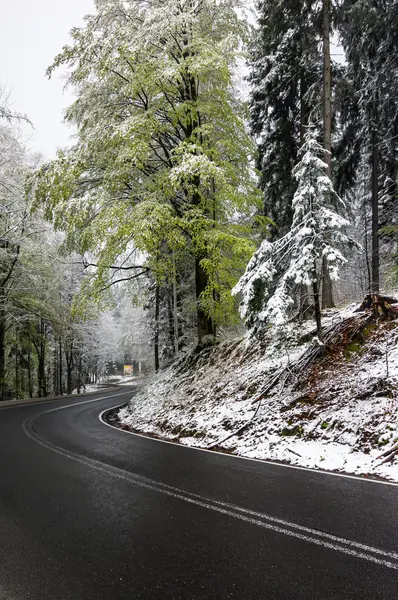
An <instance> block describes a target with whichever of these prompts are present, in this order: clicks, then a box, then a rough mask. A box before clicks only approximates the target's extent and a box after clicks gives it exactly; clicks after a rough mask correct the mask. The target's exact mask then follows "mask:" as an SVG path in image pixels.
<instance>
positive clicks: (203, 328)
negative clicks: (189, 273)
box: [195, 257, 214, 345]
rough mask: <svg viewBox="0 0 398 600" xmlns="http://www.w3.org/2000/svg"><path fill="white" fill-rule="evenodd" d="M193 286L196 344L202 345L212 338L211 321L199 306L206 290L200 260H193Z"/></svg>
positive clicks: (205, 278)
mask: <svg viewBox="0 0 398 600" xmlns="http://www.w3.org/2000/svg"><path fill="white" fill-rule="evenodd" d="M195 284H196V302H197V318H198V343H199V345H201V344H202V342H203V341H204V338H206V337H207V338H208V337H209V336H211V337H214V325H213V319H211V317H208V316H207V315H206V313H205V311H204V310H203V308H202V306H201V296H202V293H203V292H204V291H205V290H206V288H207V284H208V276H207V273H206V272H205V270H204V269H203V267H202V265H201V264H200V258H199V257H197V258H196V259H195Z"/></svg>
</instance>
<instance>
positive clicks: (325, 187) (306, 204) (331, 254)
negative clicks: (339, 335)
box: [233, 129, 350, 343]
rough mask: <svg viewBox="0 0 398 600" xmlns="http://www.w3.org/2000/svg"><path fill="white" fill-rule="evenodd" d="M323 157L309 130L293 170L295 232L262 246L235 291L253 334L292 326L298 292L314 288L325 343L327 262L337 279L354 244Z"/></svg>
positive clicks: (317, 312) (322, 150) (293, 225)
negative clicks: (345, 252)
mask: <svg viewBox="0 0 398 600" xmlns="http://www.w3.org/2000/svg"><path fill="white" fill-rule="evenodd" d="M324 154H325V151H324V149H323V148H322V146H321V145H320V144H319V143H318V141H317V139H316V136H315V133H314V131H311V129H308V131H307V133H306V136H305V141H304V144H303V146H302V148H301V149H300V152H299V156H300V161H299V162H298V164H297V165H296V166H295V168H294V170H293V175H294V177H295V179H296V181H297V190H296V192H295V194H294V197H293V204H292V208H293V223H292V228H291V230H290V231H289V232H288V233H287V234H286V235H285V236H284V237H282V238H280V239H278V240H276V241H274V242H272V243H271V242H269V241H267V240H265V241H264V242H263V243H262V245H261V246H260V248H259V249H258V250H257V252H255V254H254V256H253V257H252V259H251V261H250V262H249V264H248V266H247V269H246V272H245V274H244V275H243V277H242V278H241V279H240V281H239V282H238V284H237V285H236V286H235V288H234V289H233V293H234V294H238V293H240V294H242V297H243V299H242V303H241V314H242V316H243V317H244V318H245V320H246V324H247V325H248V327H249V328H251V330H252V333H253V334H258V333H260V332H261V330H262V328H263V326H264V325H265V324H267V323H270V324H274V325H277V326H280V325H283V324H285V323H286V322H287V320H288V317H289V308H290V307H291V305H292V304H293V298H292V295H293V292H294V289H295V287H296V286H297V285H300V284H302V285H305V286H308V287H310V288H311V293H312V297H313V302H314V309H315V318H316V325H317V335H318V338H319V341H320V342H321V343H322V341H323V335H322V323H321V310H320V301H319V284H320V279H321V277H320V275H321V273H320V271H321V266H322V262H323V260H324V258H325V259H326V262H327V265H328V268H329V271H330V275H331V277H332V279H337V278H338V271H339V267H340V266H341V265H342V264H343V263H345V258H344V256H343V255H342V253H341V250H340V248H341V247H342V246H344V245H346V244H348V243H349V241H350V240H349V239H348V237H347V236H346V235H345V233H344V231H343V230H344V228H345V227H346V226H347V225H348V221H347V220H346V219H345V218H344V217H342V216H341V215H340V214H338V212H337V210H336V208H340V209H343V208H344V204H343V202H342V200H341V199H340V198H339V197H338V196H337V195H336V193H335V191H334V189H333V186H332V182H331V180H330V178H329V177H328V176H327V175H326V169H327V164H326V163H325V162H324V161H323V160H322V157H324Z"/></svg>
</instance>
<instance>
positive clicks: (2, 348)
mask: <svg viewBox="0 0 398 600" xmlns="http://www.w3.org/2000/svg"><path fill="white" fill-rule="evenodd" d="M2 293H4V292H3V290H0V294H2ZM5 378H6V315H5V310H4V300H3V297H2V298H0V400H4V397H5V390H6V381H5Z"/></svg>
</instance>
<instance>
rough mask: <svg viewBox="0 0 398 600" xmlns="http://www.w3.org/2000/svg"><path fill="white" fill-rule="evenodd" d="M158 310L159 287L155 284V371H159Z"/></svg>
mask: <svg viewBox="0 0 398 600" xmlns="http://www.w3.org/2000/svg"><path fill="white" fill-rule="evenodd" d="M159 310H160V289H159V286H158V285H156V288H155V336H154V347H155V348H154V349H155V372H156V373H157V372H158V371H159Z"/></svg>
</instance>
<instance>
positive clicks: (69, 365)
mask: <svg viewBox="0 0 398 600" xmlns="http://www.w3.org/2000/svg"><path fill="white" fill-rule="evenodd" d="M64 351H65V360H66V393H67V394H68V395H70V394H71V393H72V392H73V381H72V373H73V341H72V342H71V343H70V345H69V348H68V349H67V348H66V347H65V348H64Z"/></svg>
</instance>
